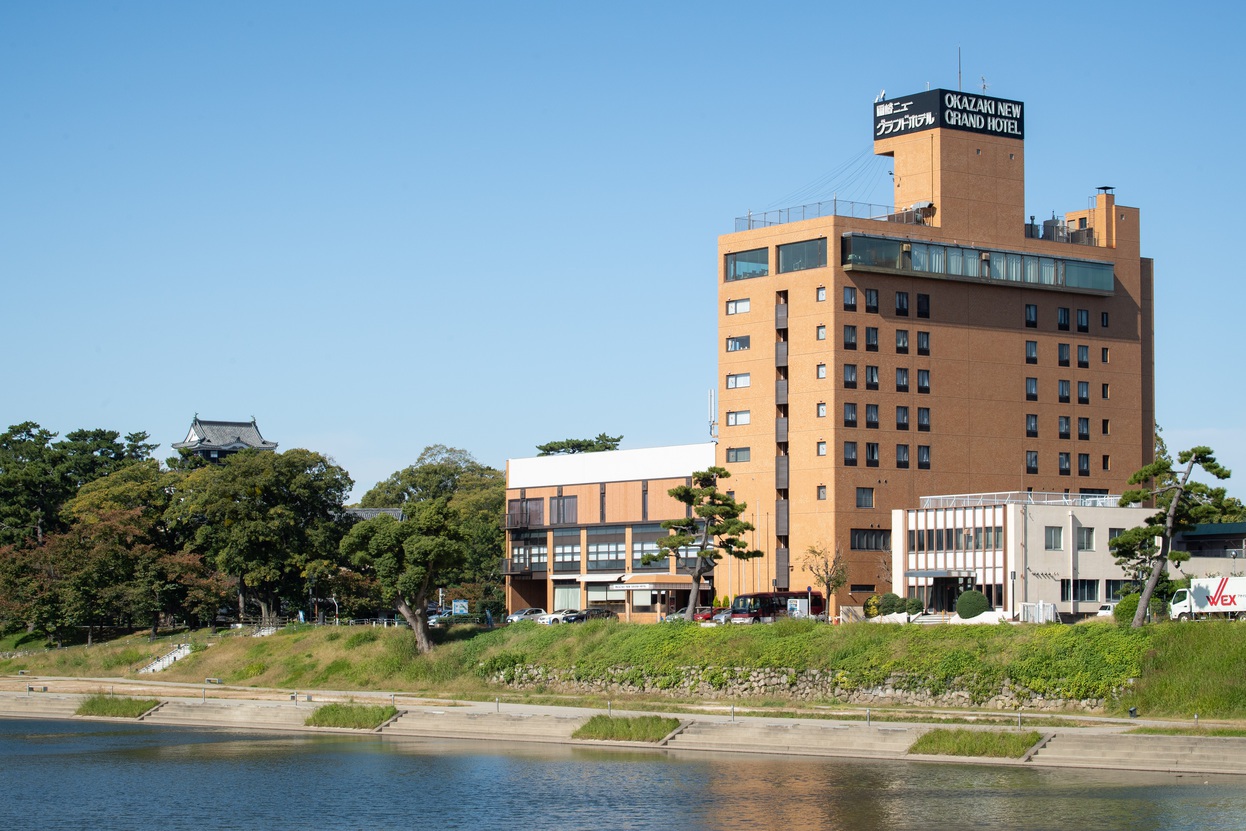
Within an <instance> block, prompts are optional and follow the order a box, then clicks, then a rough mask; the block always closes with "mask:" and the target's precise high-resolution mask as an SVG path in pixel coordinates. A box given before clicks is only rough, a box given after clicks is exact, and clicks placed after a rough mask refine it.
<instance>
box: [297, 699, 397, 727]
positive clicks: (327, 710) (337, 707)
mask: <svg viewBox="0 0 1246 831" xmlns="http://www.w3.org/2000/svg"><path fill="white" fill-rule="evenodd" d="M396 715H398V710H397V708H395V707H391V706H390V705H388V704H386V705H384V706H379V705H371V704H325V705H323V706H321V707H318V708H316V712H314V713H312V714H311V715H310V716H308V718H307V721H306V722H305V723H306V724H307V726H308V727H345V728H349V729H352V730H375V729H376V728H378V727H380V726H381V725H382V724H384V723H385V722H387V721H389V720H390V719H391V718H393V717H394V716H396Z"/></svg>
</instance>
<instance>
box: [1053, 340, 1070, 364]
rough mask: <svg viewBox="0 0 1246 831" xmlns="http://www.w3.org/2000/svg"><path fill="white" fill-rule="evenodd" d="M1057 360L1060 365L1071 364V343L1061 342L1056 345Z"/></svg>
mask: <svg viewBox="0 0 1246 831" xmlns="http://www.w3.org/2000/svg"><path fill="white" fill-rule="evenodd" d="M1056 362H1057V363H1058V364H1060V366H1068V365H1069V345H1068V344H1067V343H1061V344H1058V345H1057V346H1056Z"/></svg>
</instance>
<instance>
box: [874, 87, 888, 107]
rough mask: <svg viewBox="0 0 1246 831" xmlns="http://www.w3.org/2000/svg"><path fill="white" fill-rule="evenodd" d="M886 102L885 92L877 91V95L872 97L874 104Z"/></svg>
mask: <svg viewBox="0 0 1246 831" xmlns="http://www.w3.org/2000/svg"><path fill="white" fill-rule="evenodd" d="M886 100H887V90H885V89H880V90H879V91H878V95H876V96H875V97H874V103H875V104H877V103H878V102H879V101H886Z"/></svg>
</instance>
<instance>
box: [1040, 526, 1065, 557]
mask: <svg viewBox="0 0 1246 831" xmlns="http://www.w3.org/2000/svg"><path fill="white" fill-rule="evenodd" d="M1043 548H1045V549H1047V550H1048V551H1063V550H1064V528H1062V527H1061V526H1059V525H1048V526H1047V527H1045V528H1044V529H1043Z"/></svg>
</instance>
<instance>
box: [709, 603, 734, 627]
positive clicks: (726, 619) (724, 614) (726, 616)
mask: <svg viewBox="0 0 1246 831" xmlns="http://www.w3.org/2000/svg"><path fill="white" fill-rule="evenodd" d="M710 619H711V620H712V621H714V622H715V623H719V624H722V623H730V622H731V607H730V606H728V607H727V608H726V609H723V610H722V611H720V612H715V613H714V616H713V617H712V618H710Z"/></svg>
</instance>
